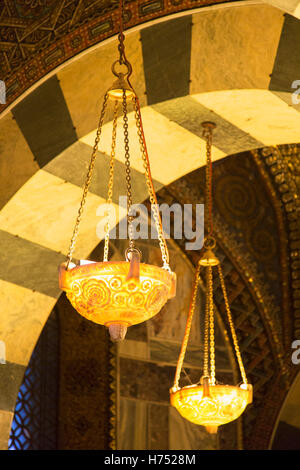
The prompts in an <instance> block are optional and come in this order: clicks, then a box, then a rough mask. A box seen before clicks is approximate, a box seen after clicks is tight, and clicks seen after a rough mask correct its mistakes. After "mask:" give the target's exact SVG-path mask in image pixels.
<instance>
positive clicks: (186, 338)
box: [174, 263, 201, 388]
mask: <svg viewBox="0 0 300 470" xmlns="http://www.w3.org/2000/svg"><path fill="white" fill-rule="evenodd" d="M200 269H201V265H200V263H198V266H197V269H196V273H195V278H194V285H193V291H192V298H191V303H190V309H189V313H188V317H187V321H186V325H185V331H184V337H183V341H182V345H181V350H180V354H179V358H178V362H177V367H176V373H175V379H174V388H178V387H179V380H180V374H181V369H182V365H183V361H184V357H185V353H186V348H187V344H188V341H189V336H190V330H191V326H192V320H193V315H194V311H195V306H196V299H197V291H198V284H199V281H200Z"/></svg>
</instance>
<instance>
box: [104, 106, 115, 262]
mask: <svg viewBox="0 0 300 470" xmlns="http://www.w3.org/2000/svg"><path fill="white" fill-rule="evenodd" d="M117 120H118V101H117V100H116V101H115V107H114V118H113V130H112V142H111V152H110V163H109V181H108V192H107V200H106V204H107V205H109V208H110V207H111V204H112V197H113V184H114V168H115V153H116V139H117V122H118V121H117ZM105 215H106V217H107V222H106V225H105V241H104V253H103V261H104V262H107V261H108V251H109V231H110V213H109V209H108V210H107V212H106V214H105Z"/></svg>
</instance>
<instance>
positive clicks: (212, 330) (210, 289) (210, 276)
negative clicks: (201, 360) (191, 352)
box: [206, 266, 216, 385]
mask: <svg viewBox="0 0 300 470" xmlns="http://www.w3.org/2000/svg"><path fill="white" fill-rule="evenodd" d="M207 270H208V286H206V295H208V298H209V342H210V380H211V385H215V384H216V369H215V324H214V300H213V274H212V266H208V268H207Z"/></svg>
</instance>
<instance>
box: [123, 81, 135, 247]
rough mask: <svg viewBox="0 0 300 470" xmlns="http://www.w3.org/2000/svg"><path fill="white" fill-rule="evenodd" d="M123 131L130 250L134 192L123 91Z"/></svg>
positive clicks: (124, 94)
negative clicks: (131, 212)
mask: <svg viewBox="0 0 300 470" xmlns="http://www.w3.org/2000/svg"><path fill="white" fill-rule="evenodd" d="M123 129H124V148H125V171H126V184H127V222H128V237H129V248H130V249H132V248H134V240H133V225H132V222H133V219H134V217H133V216H132V215H130V211H131V206H132V191H131V189H132V188H131V170H130V154H129V137H128V116H127V99H126V90H123Z"/></svg>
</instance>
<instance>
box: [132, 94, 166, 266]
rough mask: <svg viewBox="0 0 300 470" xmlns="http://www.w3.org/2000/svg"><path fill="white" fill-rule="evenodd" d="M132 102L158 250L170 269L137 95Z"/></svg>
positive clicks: (164, 263) (164, 264)
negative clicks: (156, 234)
mask: <svg viewBox="0 0 300 470" xmlns="http://www.w3.org/2000/svg"><path fill="white" fill-rule="evenodd" d="M133 103H134V110H135V120H136V126H137V133H138V138H139V143H140V150H141V154H142V159H143V166H144V170H145V176H146V183H147V187H148V192H149V198H150V203H151V209H152V214H153V219H154V222H155V226H156V230H157V233H158V241H159V246H160V251H161V255H162V260H163V268H164V269H166V270H168V271H171V269H170V266H169V252H168V247H167V243H166V240H165V237H164V234H163V228H162V223H161V218H160V214H159V208H158V203H157V198H156V195H155V190H154V186H153V181H152V177H151V171H150V165H149V158H148V152H147V148H146V143H145V137H144V131H143V125H142V120H141V112H140V106H139V102H138V99H137V97H135V98H133Z"/></svg>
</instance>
